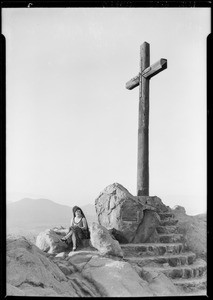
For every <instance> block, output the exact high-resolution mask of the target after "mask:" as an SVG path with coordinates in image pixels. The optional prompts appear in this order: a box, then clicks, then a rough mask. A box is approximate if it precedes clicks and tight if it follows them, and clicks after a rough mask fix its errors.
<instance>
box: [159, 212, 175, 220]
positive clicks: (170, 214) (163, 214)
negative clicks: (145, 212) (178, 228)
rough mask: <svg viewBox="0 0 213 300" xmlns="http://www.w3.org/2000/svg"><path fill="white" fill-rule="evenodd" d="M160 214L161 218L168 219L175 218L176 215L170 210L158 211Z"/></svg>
mask: <svg viewBox="0 0 213 300" xmlns="http://www.w3.org/2000/svg"><path fill="white" fill-rule="evenodd" d="M158 215H159V216H160V218H161V220H164V219H168V218H172V219H173V218H174V217H175V215H174V214H173V213H170V212H164V213H158Z"/></svg>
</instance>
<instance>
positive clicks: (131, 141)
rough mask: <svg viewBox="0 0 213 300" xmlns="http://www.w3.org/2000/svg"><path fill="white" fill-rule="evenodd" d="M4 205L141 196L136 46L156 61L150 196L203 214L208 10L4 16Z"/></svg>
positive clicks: (15, 11)
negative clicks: (160, 65)
mask: <svg viewBox="0 0 213 300" xmlns="http://www.w3.org/2000/svg"><path fill="white" fill-rule="evenodd" d="M2 33H3V34H4V36H5V38H6V197H7V201H8V202H9V201H17V200H20V199H22V198H26V197H30V198H34V199H37V198H46V199H50V200H52V201H55V202H57V203H60V204H64V205H69V206H74V205H80V206H82V205H86V204H88V203H91V204H95V199H96V198H97V197H98V196H99V194H100V192H102V191H103V189H104V188H106V187H107V186H108V185H110V184H112V183H114V182H118V183H120V184H121V185H123V186H124V187H125V188H126V189H127V190H128V191H129V192H130V193H131V194H132V195H136V194H137V191H136V189H137V132H138V102H139V88H138V87H136V88H135V89H133V90H127V89H126V88H125V84H126V82H127V81H129V80H130V79H131V78H132V77H134V76H136V75H137V74H138V72H139V59H140V45H141V44H143V42H145V41H146V42H148V43H149V44H150V64H153V63H155V62H156V61H158V60H159V59H160V58H165V59H167V65H168V67H167V69H166V70H164V71H163V72H161V73H159V74H157V75H156V76H154V77H153V78H152V79H151V80H150V117H149V118H150V120H149V174H150V175H149V185H150V187H149V190H150V196H158V197H159V198H161V200H162V201H163V203H164V204H166V205H169V206H170V207H171V208H173V207H174V206H175V205H181V206H184V207H185V209H186V212H187V214H189V215H195V214H199V213H204V212H206V193H207V192H206V184H207V179H206V97H207V95H206V38H207V36H208V34H209V33H210V8H8V9H7V8H4V9H3V10H2Z"/></svg>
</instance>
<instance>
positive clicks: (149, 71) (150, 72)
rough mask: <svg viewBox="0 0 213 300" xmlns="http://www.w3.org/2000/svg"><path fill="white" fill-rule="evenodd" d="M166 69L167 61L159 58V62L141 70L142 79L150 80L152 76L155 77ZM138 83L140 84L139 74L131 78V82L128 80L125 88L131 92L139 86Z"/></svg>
mask: <svg viewBox="0 0 213 300" xmlns="http://www.w3.org/2000/svg"><path fill="white" fill-rule="evenodd" d="M166 68H167V60H166V59H165V58H161V59H160V60H158V61H157V62H156V63H154V64H153V65H151V66H150V67H148V68H146V69H145V70H143V72H142V73H141V75H142V76H143V77H145V78H146V79H150V78H152V77H153V76H155V75H156V74H158V73H160V72H161V71H163V70H165V69H166ZM139 82H140V73H139V74H138V75H137V76H135V77H133V78H132V79H131V80H129V81H128V82H127V83H126V88H127V89H128V90H132V89H134V88H135V87H136V86H138V85H139Z"/></svg>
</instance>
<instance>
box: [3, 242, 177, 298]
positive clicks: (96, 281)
mask: <svg viewBox="0 0 213 300" xmlns="http://www.w3.org/2000/svg"><path fill="white" fill-rule="evenodd" d="M158 275H159V274H157V273H154V274H153V273H152V272H150V273H147V272H146V273H143V271H142V270H136V269H135V268H134V267H133V266H131V264H130V263H128V262H126V261H124V260H123V259H122V258H118V257H115V256H110V255H108V256H106V255H105V256H103V255H101V254H100V253H99V251H97V250H94V249H92V248H91V249H88V248H87V250H86V249H81V250H80V251H77V252H69V250H68V251H66V252H63V253H60V254H58V255H55V254H48V253H45V252H43V251H41V250H40V249H39V248H38V247H37V246H35V245H33V244H32V243H31V242H29V241H28V240H27V239H26V238H24V237H22V238H20V237H19V238H17V239H16V238H8V240H7V295H18V296H66V297H85V296H89V297H100V296H101V297H106V296H107V297H108V296H109V297H113V296H115V297H121V296H124V297H133V296H159V295H171V296H173V295H179V294H180V291H179V290H178V289H177V287H175V286H174V285H173V283H172V282H171V280H170V279H168V278H167V277H166V276H165V275H163V274H161V275H160V276H158Z"/></svg>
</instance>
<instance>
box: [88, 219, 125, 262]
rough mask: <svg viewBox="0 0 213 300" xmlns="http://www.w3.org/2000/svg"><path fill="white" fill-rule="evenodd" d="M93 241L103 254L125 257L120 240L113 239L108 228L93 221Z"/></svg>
mask: <svg viewBox="0 0 213 300" xmlns="http://www.w3.org/2000/svg"><path fill="white" fill-rule="evenodd" d="M90 235H91V243H92V246H93V247H95V248H96V249H97V250H98V251H99V252H100V254H101V255H113V256H119V257H123V251H122V250H121V247H120V244H119V242H118V241H116V240H115V239H113V238H112V237H111V235H110V233H109V232H108V230H107V229H106V228H105V227H103V226H101V225H99V224H98V223H95V222H93V223H92V225H91V227H90Z"/></svg>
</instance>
